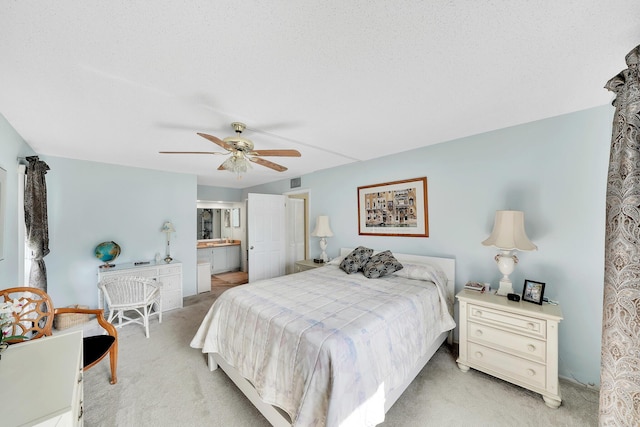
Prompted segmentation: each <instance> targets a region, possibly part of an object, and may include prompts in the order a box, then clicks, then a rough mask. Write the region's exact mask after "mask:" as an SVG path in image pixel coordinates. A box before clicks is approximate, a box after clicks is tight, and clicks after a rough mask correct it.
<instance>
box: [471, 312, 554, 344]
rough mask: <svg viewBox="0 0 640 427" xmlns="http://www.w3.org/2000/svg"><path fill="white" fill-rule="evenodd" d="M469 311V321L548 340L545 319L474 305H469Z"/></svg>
mask: <svg viewBox="0 0 640 427" xmlns="http://www.w3.org/2000/svg"><path fill="white" fill-rule="evenodd" d="M468 310H469V312H468V316H469V320H473V321H475V322H479V323H484V324H488V325H494V326H499V327H500V328H504V329H508V330H510V331H514V332H518V333H521V334H526V335H528V336H531V337H537V338H542V339H545V338H546V335H547V322H546V321H545V320H544V319H536V318H533V317H528V316H521V315H518V314H515V313H509V312H506V311H498V310H493V309H491V308H487V307H482V306H477V305H473V304H469V305H468Z"/></svg>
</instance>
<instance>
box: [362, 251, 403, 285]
mask: <svg viewBox="0 0 640 427" xmlns="http://www.w3.org/2000/svg"><path fill="white" fill-rule="evenodd" d="M398 270H402V264H400V262H399V261H398V260H397V259H396V257H394V256H393V254H392V253H391V251H384V252H380V253H378V254H375V255H374V256H372V257H371V258H369V261H367V263H366V264H365V265H364V267H363V268H362V273H363V274H364V275H365V276H366V277H368V278H369V279H377V278H378V277H382V276H385V275H387V274H391V273H393V272H394V271H398Z"/></svg>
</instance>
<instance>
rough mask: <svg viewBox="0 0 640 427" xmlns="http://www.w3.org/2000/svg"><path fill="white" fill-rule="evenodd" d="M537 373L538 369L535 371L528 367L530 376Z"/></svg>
mask: <svg viewBox="0 0 640 427" xmlns="http://www.w3.org/2000/svg"><path fill="white" fill-rule="evenodd" d="M535 374H536V371H534V370H533V369H527V375H529V376H530V377H532V376H534V375H535Z"/></svg>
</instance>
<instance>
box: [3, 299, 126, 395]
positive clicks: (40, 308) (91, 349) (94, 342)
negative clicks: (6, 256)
mask: <svg viewBox="0 0 640 427" xmlns="http://www.w3.org/2000/svg"><path fill="white" fill-rule="evenodd" d="M14 299H15V300H18V301H23V309H22V310H21V311H20V312H18V313H14V314H13V317H14V323H13V324H12V325H11V326H10V327H7V328H6V329H5V331H6V332H7V335H9V336H14V335H20V336H24V337H26V338H25V339H27V340H33V339H38V338H42V337H45V336H50V335H52V333H53V332H52V327H53V319H54V316H55V315H57V314H66V313H80V314H92V315H95V316H96V319H97V320H98V324H99V325H100V326H101V327H102V328H103V329H104V330H105V331H106V333H107V335H96V336H93V337H84V338H83V339H82V348H83V349H82V354H83V366H84V369H83V370H85V371H86V370H87V369H89V368H91V367H92V366H94V365H95V364H97V363H98V362H100V361H101V360H102V359H104V357H105V356H106V355H107V354H108V355H109V359H110V362H111V384H115V383H116V382H118V377H117V373H116V370H117V366H118V332H117V331H116V328H115V327H114V326H113V325H112V324H111V323H109V322H107V321H106V320H105V318H104V314H103V310H95V309H86V308H55V309H54V308H53V302H52V301H51V298H50V297H49V295H48V294H47V293H46V292H44V291H43V290H41V289H37V288H29V287H22V288H8V289H2V290H0V302H5V301H12V300H14ZM23 341H24V340H23V339H21V338H18V339H12V340H9V341H7V342H9V343H10V344H16V345H19V343H20V342H23Z"/></svg>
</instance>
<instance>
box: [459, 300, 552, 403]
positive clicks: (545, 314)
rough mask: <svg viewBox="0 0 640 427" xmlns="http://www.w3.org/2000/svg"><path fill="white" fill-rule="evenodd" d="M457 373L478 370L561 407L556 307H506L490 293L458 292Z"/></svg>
mask: <svg viewBox="0 0 640 427" xmlns="http://www.w3.org/2000/svg"><path fill="white" fill-rule="evenodd" d="M456 298H457V299H458V302H459V303H460V331H459V340H460V350H459V357H458V360H457V362H458V367H459V368H460V369H461V370H462V371H464V372H466V371H468V370H469V368H473V369H477V370H478V371H482V372H485V373H487V374H489V375H493V376H494V377H497V378H500V379H503V380H505V381H508V382H510V383H513V384H516V385H519V386H521V387H524V388H526V389H529V390H531V391H534V392H536V393H540V394H541V395H542V398H543V399H544V402H545V403H546V404H547V406H549V407H551V408H557V407H559V406H560V403H561V402H562V399H561V397H560V389H559V386H558V325H559V323H560V321H561V320H562V310H561V309H560V306H559V305H550V304H543V305H537V304H533V303H530V302H526V301H522V300H521V301H519V302H514V301H509V300H508V299H507V298H506V297H502V296H498V295H495V294H493V293H491V292H490V293H486V294H485V293H480V292H478V291H469V290H463V291H462V292H460V293H458V295H456Z"/></svg>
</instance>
